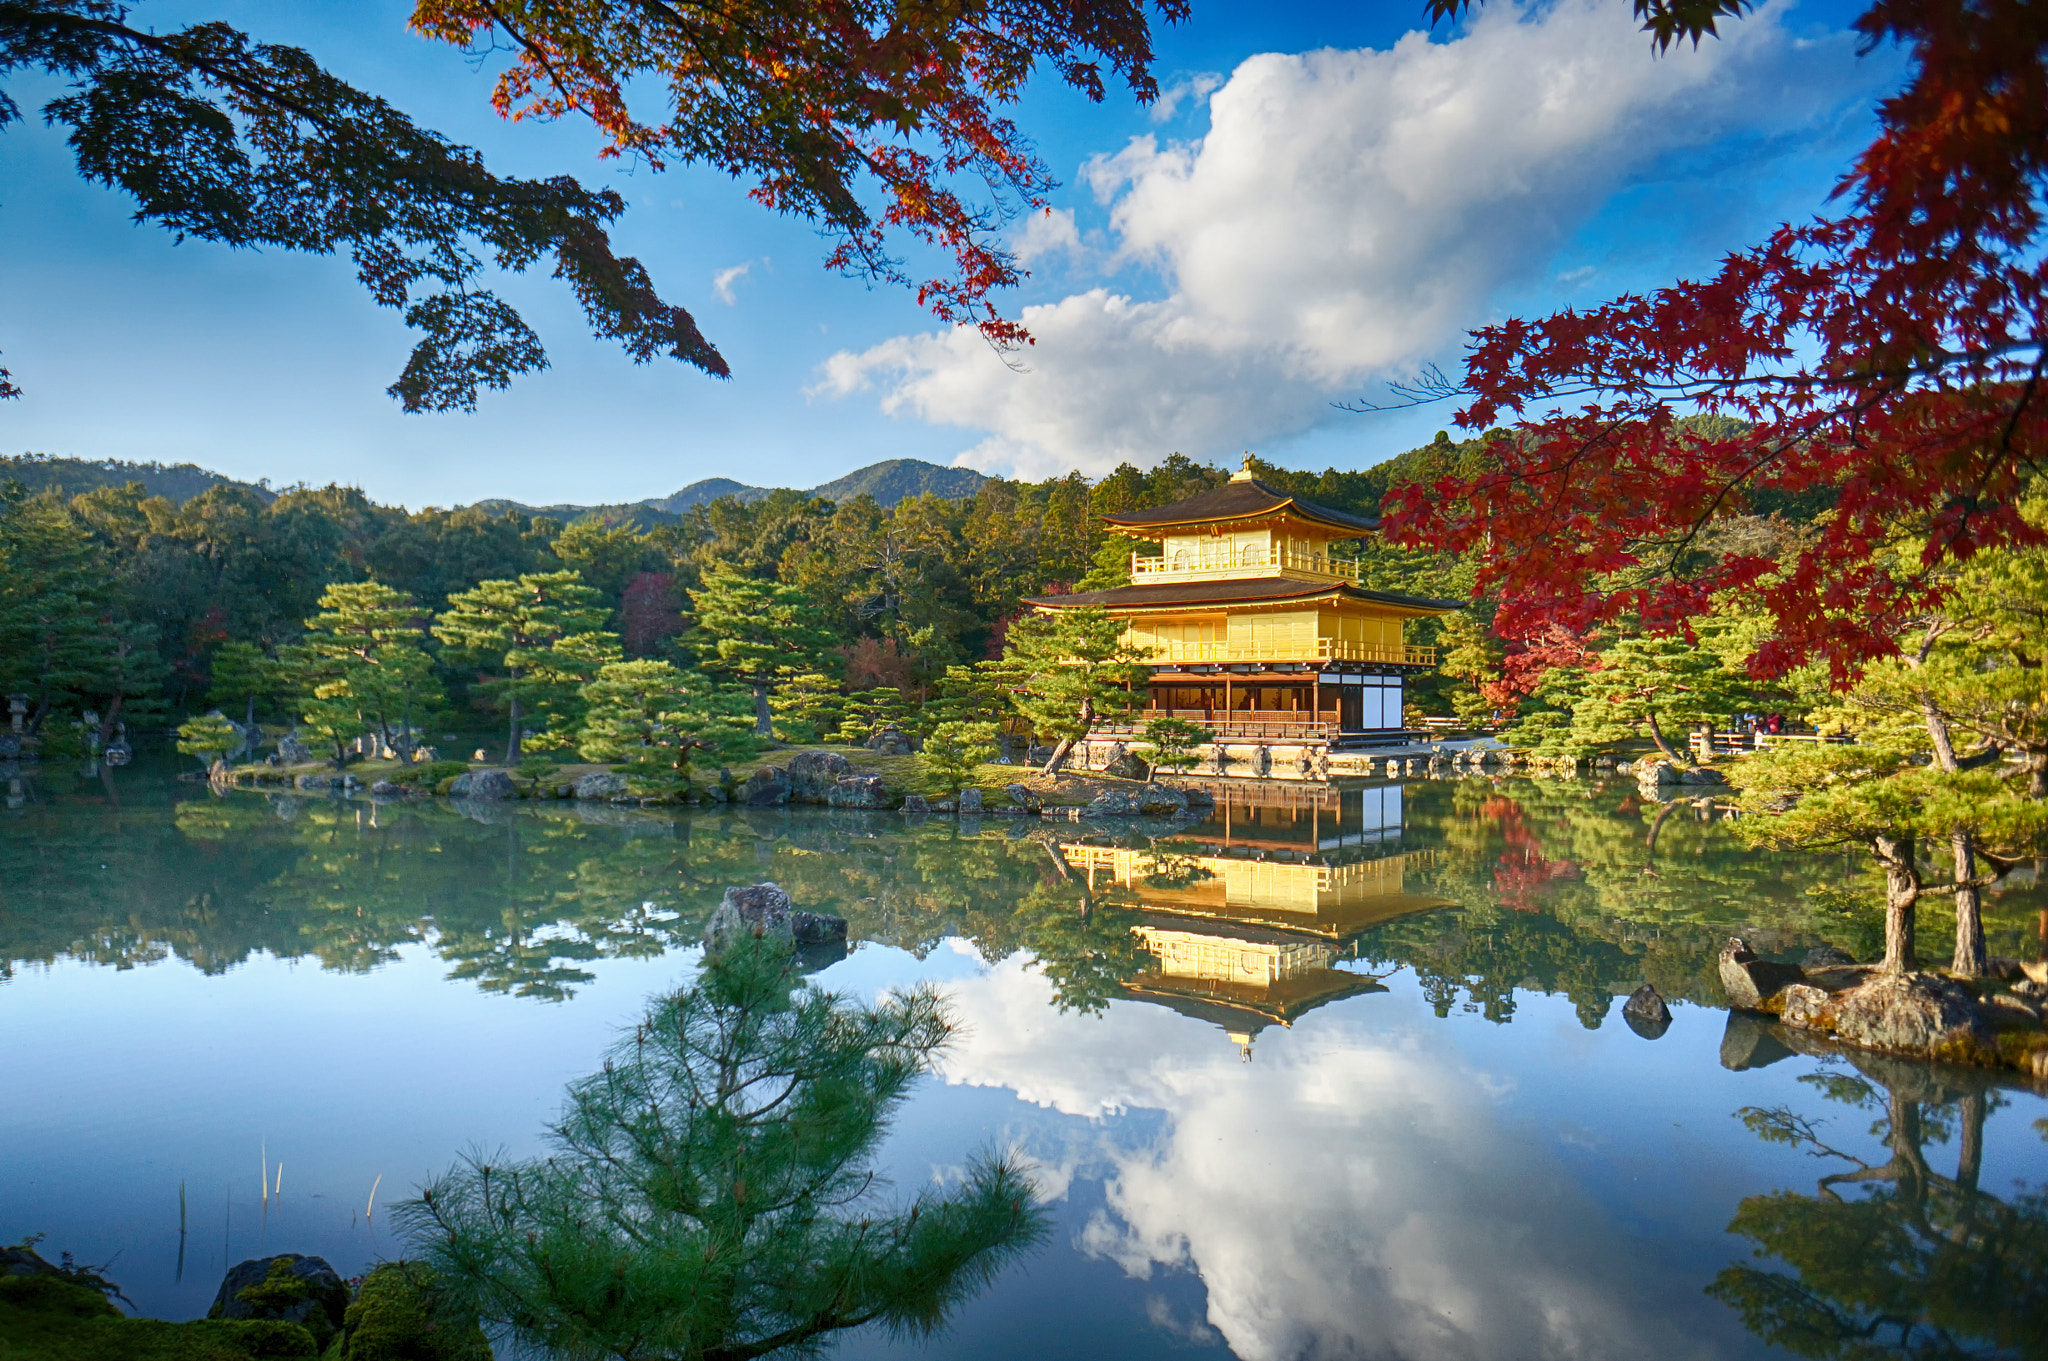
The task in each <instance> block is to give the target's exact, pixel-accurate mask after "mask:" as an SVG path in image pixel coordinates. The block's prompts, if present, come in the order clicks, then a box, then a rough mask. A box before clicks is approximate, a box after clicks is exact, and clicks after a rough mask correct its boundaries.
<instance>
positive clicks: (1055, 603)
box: [1024, 577, 1464, 614]
mask: <svg viewBox="0 0 2048 1361" xmlns="http://www.w3.org/2000/svg"><path fill="white" fill-rule="evenodd" d="M1325 599H1342V600H1356V601H1360V602H1363V603H1365V604H1369V605H1392V606H1394V607H1396V608H1398V609H1407V610H1418V611H1421V612H1423V613H1427V614H1445V613H1448V612H1449V611H1451V610H1455V609H1459V608H1461V607H1462V605H1463V603H1464V602H1462V601H1458V600H1438V599H1435V598H1433V597H1430V596H1422V595H1400V594H1397V593H1396V592H1393V591H1368V590H1366V589H1365V588H1364V587H1362V586H1351V585H1347V584H1345V583H1343V582H1328V581H1297V580H1295V579H1294V578H1292V577H1240V578H1237V579H1235V580H1227V581H1161V582H1147V583H1146V584H1144V585H1142V586H1117V587H1114V588H1112V589H1110V590H1107V591H1080V592H1077V593H1076V594H1074V595H1043V596H1026V597H1025V599H1024V603H1025V604H1027V605H1038V606H1041V607H1043V608H1045V609H1052V610H1078V609H1086V608H1088V607H1090V606H1098V605H1099V606H1101V607H1103V608H1105V609H1112V610H1128V609H1145V608H1152V607H1164V606H1173V605H1262V604H1272V603H1280V602H1284V601H1309V600H1325Z"/></svg>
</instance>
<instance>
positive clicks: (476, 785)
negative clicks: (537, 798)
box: [448, 767, 519, 800]
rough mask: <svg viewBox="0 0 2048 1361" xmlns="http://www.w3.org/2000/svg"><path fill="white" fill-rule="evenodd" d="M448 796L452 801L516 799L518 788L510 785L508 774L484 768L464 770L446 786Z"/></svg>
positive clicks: (510, 777)
mask: <svg viewBox="0 0 2048 1361" xmlns="http://www.w3.org/2000/svg"><path fill="white" fill-rule="evenodd" d="M448 796H449V797H450V798H454V799H486V800H496V799H516V798H518V797H519V787H518V786H517V785H515V784H513V783H512V776H511V774H510V772H508V771H503V770H497V769H494V768H489V767H487V768H485V769H483V770H465V771H463V772H462V773H461V774H460V775H457V776H456V777H455V782H454V783H453V784H451V785H449V786H448Z"/></svg>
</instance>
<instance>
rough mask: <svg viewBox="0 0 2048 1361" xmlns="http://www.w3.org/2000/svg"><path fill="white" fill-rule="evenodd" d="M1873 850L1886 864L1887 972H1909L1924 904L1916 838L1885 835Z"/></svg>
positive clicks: (1885, 953)
mask: <svg viewBox="0 0 2048 1361" xmlns="http://www.w3.org/2000/svg"><path fill="white" fill-rule="evenodd" d="M1872 848H1873V849H1874V850H1875V851H1876V853H1877V858H1878V859H1879V860H1881V861H1883V862H1884V966H1883V967H1884V971H1885V972H1886V973H1905V972H1907V971H1909V970H1910V969H1911V968H1912V967H1913V925H1914V921H1913V919H1914V915H1915V913H1914V909H1915V905H1916V904H1917V903H1918V902H1919V901H1920V873H1919V871H1918V870H1917V869H1915V868H1914V866H1913V838H1911V837H1899V838H1897V839H1894V838H1892V837H1884V836H1881V837H1878V838H1876V839H1875V840H1874V841H1873V842H1872Z"/></svg>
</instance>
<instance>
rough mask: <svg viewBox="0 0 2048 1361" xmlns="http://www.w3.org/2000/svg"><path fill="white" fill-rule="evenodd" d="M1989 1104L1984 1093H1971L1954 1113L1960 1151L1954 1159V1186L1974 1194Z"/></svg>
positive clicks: (1979, 1172) (1982, 1163)
mask: <svg viewBox="0 0 2048 1361" xmlns="http://www.w3.org/2000/svg"><path fill="white" fill-rule="evenodd" d="M1988 1110H1989V1104H1988V1103H1987V1102H1986V1101H1985V1100H1984V1093H1982V1092H1971V1093H1970V1094H1969V1095H1967V1096H1965V1097H1964V1098H1963V1100H1962V1107H1961V1109H1960V1110H1958V1111H1957V1112H1956V1115H1957V1117H1958V1118H1957V1120H1956V1123H1957V1124H1958V1125H1960V1126H1961V1127H1962V1128H1961V1130H1960V1131H1959V1134H1960V1143H1961V1151H1960V1152H1959V1153H1958V1155H1957V1157H1956V1184H1957V1185H1958V1186H1960V1187H1962V1188H1963V1189H1964V1190H1965V1191H1969V1192H1971V1193H1972V1194H1974V1193H1975V1192H1976V1190H1977V1180H1978V1178H1979V1176H1981V1175H1982V1172H1983V1166H1984V1116H1985V1113H1986V1112H1987V1111H1988Z"/></svg>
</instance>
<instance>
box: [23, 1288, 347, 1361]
mask: <svg viewBox="0 0 2048 1361" xmlns="http://www.w3.org/2000/svg"><path fill="white" fill-rule="evenodd" d="M317 1355H318V1351H317V1350H316V1348H315V1347H314V1345H313V1335H312V1334H311V1333H309V1332H307V1331H306V1330H305V1329H304V1328H301V1327H300V1326H299V1325H298V1324H296V1323H276V1322H270V1321H258V1320H253V1319H243V1320H225V1319H199V1320H196V1321H194V1322H191V1323H166V1322H165V1321H163V1320H162V1319H153V1318H124V1317H122V1315H121V1312H120V1311H119V1310H118V1309H116V1308H114V1306H113V1305H111V1304H109V1303H108V1302H107V1301H106V1299H105V1298H104V1297H103V1296H101V1295H100V1294H99V1292H97V1291H94V1290H88V1289H86V1288H85V1287H84V1286H79V1285H72V1284H70V1283H68V1282H66V1281H61V1280H58V1279H56V1278H55V1277H52V1276H8V1277H0V1361H270V1358H296V1357H308V1358H310V1357H314V1356H317Z"/></svg>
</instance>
